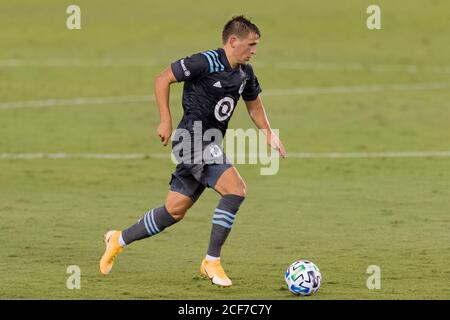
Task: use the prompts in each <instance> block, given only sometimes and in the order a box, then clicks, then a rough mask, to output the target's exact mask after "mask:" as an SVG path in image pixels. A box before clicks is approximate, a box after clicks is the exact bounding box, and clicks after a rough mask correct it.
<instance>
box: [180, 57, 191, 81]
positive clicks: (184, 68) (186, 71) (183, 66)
mask: <svg viewBox="0 0 450 320" xmlns="http://www.w3.org/2000/svg"><path fill="white" fill-rule="evenodd" d="M180 64H181V68H182V69H183V71H184V75H185V76H186V77H189V76H190V75H191V72H190V71H189V70H188V69H187V68H186V65H185V64H184V59H181V60H180Z"/></svg>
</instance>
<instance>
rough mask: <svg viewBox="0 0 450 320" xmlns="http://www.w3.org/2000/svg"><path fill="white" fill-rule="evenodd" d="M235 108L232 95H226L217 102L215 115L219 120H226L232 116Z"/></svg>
mask: <svg viewBox="0 0 450 320" xmlns="http://www.w3.org/2000/svg"><path fill="white" fill-rule="evenodd" d="M233 109H234V100H233V98H231V97H225V98H223V99H221V100H220V101H219V102H217V104H216V107H215V108H214V116H215V117H216V119H217V120H219V121H225V120H227V119H228V118H229V117H231V113H232V112H233Z"/></svg>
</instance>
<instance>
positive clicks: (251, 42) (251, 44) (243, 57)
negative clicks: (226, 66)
mask: <svg viewBox="0 0 450 320" xmlns="http://www.w3.org/2000/svg"><path fill="white" fill-rule="evenodd" d="M258 43H259V36H258V35H257V34H256V33H253V32H250V33H249V34H248V35H247V36H246V37H245V38H238V37H236V38H235V39H234V41H233V42H232V47H233V51H234V56H235V58H236V60H237V62H238V63H240V64H245V63H247V62H249V61H250V59H251V58H252V57H253V56H254V55H255V54H256V46H257V45H258Z"/></svg>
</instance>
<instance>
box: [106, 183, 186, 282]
mask: <svg viewBox="0 0 450 320" xmlns="http://www.w3.org/2000/svg"><path fill="white" fill-rule="evenodd" d="M193 203H194V202H193V200H192V199H191V197H188V196H186V195H183V194H181V193H178V192H175V191H169V192H168V194H167V197H166V201H165V203H164V205H163V206H161V207H159V208H154V209H152V210H149V211H148V212H147V213H146V214H145V215H144V216H143V217H142V218H141V219H139V221H138V222H137V223H135V224H134V225H132V226H131V227H129V228H127V229H125V230H123V231H108V232H107V233H106V235H105V244H106V250H105V253H104V254H103V256H102V258H101V260H100V271H101V272H102V273H103V274H105V275H106V274H108V273H109V272H110V271H111V268H112V265H113V263H114V259H115V258H116V257H117V255H118V254H119V253H120V252H122V250H123V248H124V247H125V246H126V245H128V244H131V243H132V242H134V241H137V240H141V239H145V238H148V237H151V236H154V235H156V234H158V233H160V232H162V231H163V230H164V229H165V228H167V227H169V226H171V225H173V224H174V223H176V222H178V221H180V220H181V219H182V218H183V217H184V215H185V214H186V212H187V210H188V209H189V208H190V207H191V206H192V205H193Z"/></svg>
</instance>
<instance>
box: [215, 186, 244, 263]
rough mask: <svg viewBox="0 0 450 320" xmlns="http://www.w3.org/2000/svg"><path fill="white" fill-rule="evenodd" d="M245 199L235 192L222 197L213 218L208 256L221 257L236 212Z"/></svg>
mask: <svg viewBox="0 0 450 320" xmlns="http://www.w3.org/2000/svg"><path fill="white" fill-rule="evenodd" d="M244 199H245V198H244V197H241V196H238V195H234V194H226V195H224V196H223V197H222V199H220V201H219V205H218V206H217V208H216V210H215V211H214V216H213V220H212V230H211V237H210V240H209V247H208V256H210V257H220V251H221V249H222V245H223V244H224V243H225V240H226V239H227V237H228V234H229V233H230V231H231V227H232V226H233V222H234V218H235V216H236V213H237V211H238V210H239V206H240V205H241V203H242V202H243V201H244Z"/></svg>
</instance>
